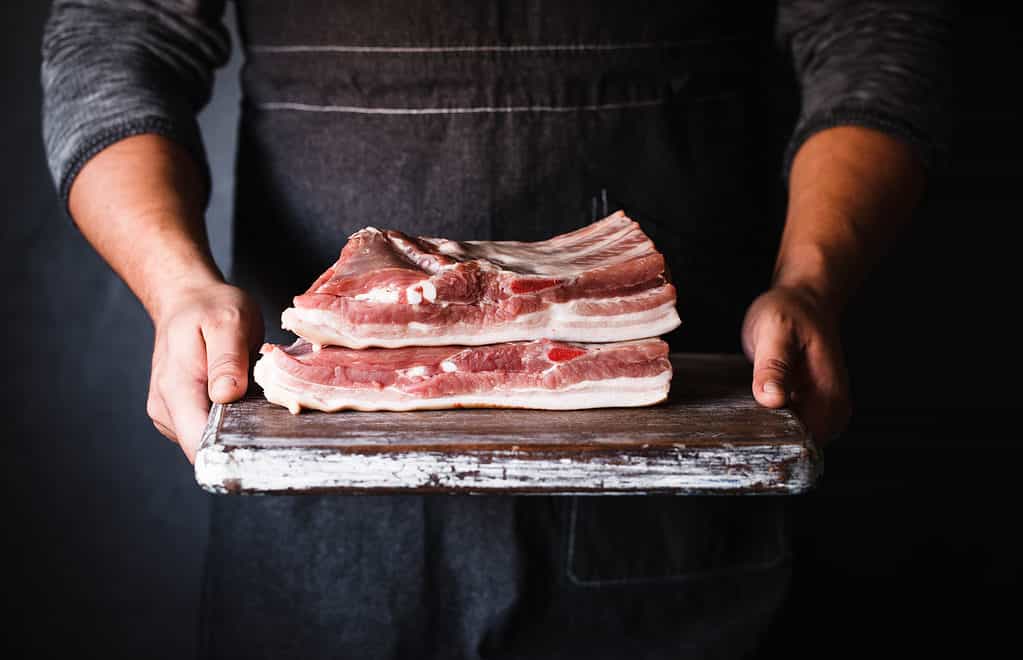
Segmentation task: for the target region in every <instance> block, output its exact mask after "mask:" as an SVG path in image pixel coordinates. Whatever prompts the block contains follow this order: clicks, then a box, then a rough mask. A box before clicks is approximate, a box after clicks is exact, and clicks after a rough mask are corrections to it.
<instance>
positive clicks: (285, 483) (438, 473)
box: [195, 354, 818, 494]
mask: <svg viewBox="0 0 1023 660" xmlns="http://www.w3.org/2000/svg"><path fill="white" fill-rule="evenodd" d="M672 363H673V366H674V371H675V373H674V377H673V379H672V386H671V393H670V395H669V397H668V401H666V402H664V403H662V404H660V405H658V406H654V407H649V408H605V409H598V410H578V411H544V410H501V409H478V410H436V411H422V412H400V413H396V412H339V413H321V412H303V413H301V414H299V415H292V414H290V413H289V412H288V411H287V410H285V409H284V408H281V407H279V406H276V405H273V404H271V403H269V402H268V401H266V400H265V399H263V398H262V396H261V395H250V396H249V397H247V398H246V399H244V400H242V401H239V402H237V403H232V404H226V405H220V404H214V406H213V408H212V410H211V411H210V417H209V421H208V424H207V427H206V430H205V432H204V434H203V440H202V443H201V445H200V447H199V452H198V454H197V456H196V462H195V474H196V480H197V481H198V483H199V484H200V485H201V486H202V487H203V488H205V489H206V490H209V491H211V492H217V493H324V492H338V493H359V492H412V491H415V492H447V493H459V492H461V493H678V494H686V493H796V492H802V491H804V490H806V489H808V488H810V487H811V486H812V485H813V481H814V478H815V476H816V474H817V471H818V470H817V467H818V465H817V452H816V451H815V449H814V445H813V442H812V439H811V438H810V437H809V434H808V433H807V431H806V429H805V427H804V426H803V425H802V423H801V422H800V421H799V420H798V419H797V418H796V417H795V415H794V414H792V412H790V411H788V410H768V409H766V408H762V407H760V406H758V405H757V404H756V402H755V401H754V400H753V397H752V395H751V393H750V375H751V372H750V367H749V365H748V364H747V362H746V360H745V359H744V358H742V357H741V356H735V355H692V354H678V355H672Z"/></svg>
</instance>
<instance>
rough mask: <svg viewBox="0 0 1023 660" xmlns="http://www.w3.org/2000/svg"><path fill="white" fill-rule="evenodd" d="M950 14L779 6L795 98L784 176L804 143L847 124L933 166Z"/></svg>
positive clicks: (787, 2) (898, 3) (836, 2)
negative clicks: (876, 133) (880, 134)
mask: <svg viewBox="0 0 1023 660" xmlns="http://www.w3.org/2000/svg"><path fill="white" fill-rule="evenodd" d="M950 14H951V10H950V8H949V6H948V3H945V2H940V1H938V0H923V1H912V0H882V1H876V2H871V1H866V0H860V1H851V0H782V2H781V3H780V5H779V11H778V23H777V37H778V40H779V42H780V44H781V45H782V46H783V47H785V48H787V49H788V50H789V51H790V52H791V55H792V62H793V66H794V68H795V72H796V75H797V77H798V80H799V83H800V88H801V96H802V105H801V111H800V114H799V120H798V122H797V124H796V128H795V131H794V133H793V135H792V137H791V139H790V141H789V145H788V148H787V150H786V155H785V169H784V171H785V173H786V175H787V173H788V171H789V168H790V166H791V163H792V159H793V158H794V157H795V154H796V152H797V151H798V150H799V147H800V146H802V144H803V142H805V141H806V139H807V138H809V137H810V136H811V135H813V134H814V133H816V132H818V131H821V130H823V129H826V128H830V127H833V126H839V125H848V124H853V125H859V126H865V127H868V128H874V129H878V130H881V131H884V132H886V133H889V134H891V135H894V136H896V137H898V138H901V139H902V140H904V141H906V142H908V143H909V144H910V145H911V146H913V147H915V148H916V150H917V152H918V153H919V154H920V156H921V157H922V159H923V162H924V163H925V165H927V166H930V165H931V164H932V163H934V161H935V160H937V159H938V156H939V154H940V153H941V151H942V144H941V142H942V141H941V132H942V130H941V124H942V121H941V112H942V105H943V104H942V101H941V92H942V84H941V82H942V77H941V67H942V63H943V62H942V59H943V55H944V54H945V52H946V49H947V46H948V38H949V34H950V32H951V24H952V17H951V15H950Z"/></svg>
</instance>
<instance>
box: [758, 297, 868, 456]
mask: <svg viewBox="0 0 1023 660" xmlns="http://www.w3.org/2000/svg"><path fill="white" fill-rule="evenodd" d="M742 345H743V349H744V350H745V352H746V356H747V357H748V358H749V359H750V360H751V361H752V362H753V396H754V398H756V400H757V402H758V403H760V404H761V405H763V406H767V407H768V408H781V407H782V406H786V405H788V406H791V407H793V408H794V409H795V410H796V412H797V413H798V414H799V417H800V419H802V420H803V423H804V424H806V426H807V428H808V429H809V430H810V432H811V433H812V434H813V437H814V439H815V440H816V441H817V443H818V445H819V446H821V445H824V444H826V443H827V442H828V441H830V440H831V439H832V438H833V437H834V436H835V435H837V434H838V433H839V432H840V431H842V430H843V429H844V428H845V425H846V424H847V423H848V420H849V414H850V404H849V383H848V377H847V376H846V371H845V364H844V363H843V360H842V347H841V344H840V342H839V337H838V317H837V312H836V311H835V310H832V309H829V308H828V307H827V306H826V305H824V304H822V303H821V302H820V301H819V300H817V299H816V298H815V296H814V295H813V294H812V293H811V292H810V291H805V290H800V289H797V288H787V287H780V286H777V287H774V288H773V289H771V290H770V291H768V292H767V293H765V294H763V295H762V296H760V297H759V298H757V299H756V300H755V301H754V302H753V304H752V305H751V306H750V308H749V311H747V312H746V320H745V322H744V323H743V328H742Z"/></svg>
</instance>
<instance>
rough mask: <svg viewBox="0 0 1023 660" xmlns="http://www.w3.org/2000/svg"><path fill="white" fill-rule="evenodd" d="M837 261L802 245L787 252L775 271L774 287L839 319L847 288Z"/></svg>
mask: <svg viewBox="0 0 1023 660" xmlns="http://www.w3.org/2000/svg"><path fill="white" fill-rule="evenodd" d="M841 270H842V268H841V267H840V266H839V265H838V264H837V260H836V259H834V258H831V257H829V255H828V254H827V252H826V251H825V250H824V249H823V248H822V247H821V246H819V245H812V244H807V245H800V246H793V247H791V248H789V249H786V250H783V251H782V252H781V253H780V254H779V257H778V261H777V263H776V265H775V269H774V277H773V279H772V283H771V284H772V286H773V287H775V288H779V289H785V290H787V291H792V292H794V293H796V294H798V295H799V296H800V297H801V298H803V299H804V300H806V301H807V302H808V303H810V304H812V305H813V306H814V307H816V308H818V309H820V310H821V311H823V312H825V313H827V314H828V315H830V316H832V317H834V318H838V316H839V315H840V314H841V311H842V308H843V307H844V306H845V301H846V298H847V295H848V294H847V291H846V289H847V287H846V285H845V283H844V280H843V278H842V277H841V275H840V273H839V271H841Z"/></svg>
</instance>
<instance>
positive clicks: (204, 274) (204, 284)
mask: <svg viewBox="0 0 1023 660" xmlns="http://www.w3.org/2000/svg"><path fill="white" fill-rule="evenodd" d="M223 284H224V278H223V277H222V276H221V274H220V271H219V270H218V269H217V267H216V265H215V264H214V263H213V261H212V259H210V258H208V257H204V256H199V257H198V258H193V259H191V260H189V262H188V263H183V264H180V265H179V266H178V267H177V268H173V269H171V271H170V272H164V273H161V274H159V275H157V276H156V277H154V278H153V279H152V281H151V284H150V286H149V288H148V291H147V293H146V295H145V296H142V304H143V306H144V307H145V308H146V311H147V312H148V313H149V318H150V319H152V321H153V324H154V325H156V326H159V325H161V324H162V322H163V321H164V319H166V318H167V317H169V316H171V315H172V314H173V313H174V311H175V310H176V309H177V308H178V307H179V306H180V305H181V303H182V301H185V300H188V299H190V298H192V297H193V296H195V295H196V294H197V293H198V292H201V291H203V290H208V289H210V288H215V287H217V286H221V285H223Z"/></svg>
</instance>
